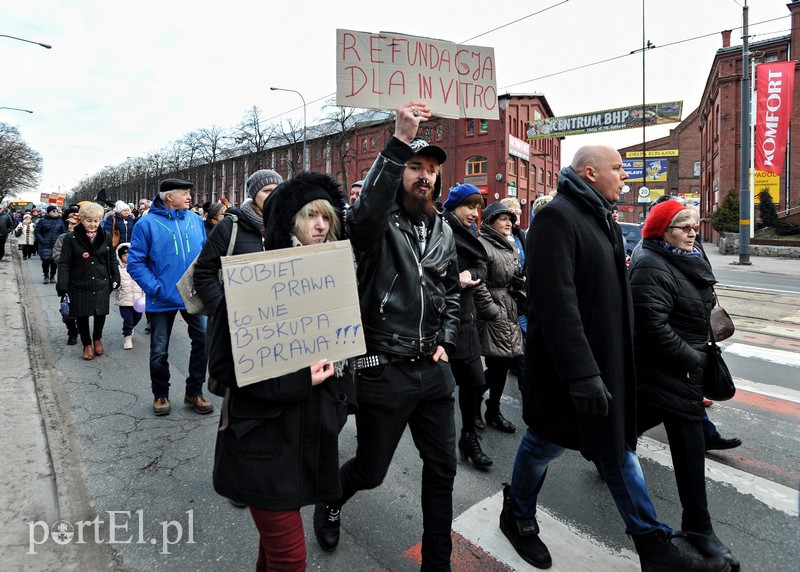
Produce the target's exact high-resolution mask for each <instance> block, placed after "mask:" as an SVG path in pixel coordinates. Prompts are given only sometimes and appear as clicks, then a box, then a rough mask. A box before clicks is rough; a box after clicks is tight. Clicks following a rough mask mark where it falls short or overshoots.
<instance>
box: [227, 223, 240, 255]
mask: <svg viewBox="0 0 800 572" xmlns="http://www.w3.org/2000/svg"><path fill="white" fill-rule="evenodd" d="M228 216H230V217H231V218H232V219H233V225H231V240H230V242H228V252H227V254H226V255H225V256H230V255H231V254H233V247H234V246H236V234H237V233H238V232H239V217H237V216H236V215H235V214H232V215H228Z"/></svg>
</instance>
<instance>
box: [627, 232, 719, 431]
mask: <svg viewBox="0 0 800 572" xmlns="http://www.w3.org/2000/svg"><path fill="white" fill-rule="evenodd" d="M630 280H631V291H632V295H633V309H634V322H635V337H634V340H635V348H636V374H637V384H638V390H639V395H638V399H639V400H640V402H647V403H649V404H652V405H654V406H655V407H656V408H659V409H665V410H667V411H670V412H672V413H676V414H678V415H683V416H685V417H689V418H693V419H701V418H702V417H703V415H704V408H703V380H702V369H700V368H702V367H703V363H704V362H705V356H706V354H705V348H706V343H707V341H708V317H709V315H710V313H711V308H712V307H713V306H714V293H713V290H712V286H713V284H714V283H715V282H716V280H715V278H714V275H713V273H712V272H711V266H710V265H709V264H708V262H706V261H705V260H704V259H703V258H702V257H700V256H689V255H680V254H676V253H674V252H670V251H668V250H666V249H665V248H663V247H662V246H660V245H659V244H657V243H656V242H654V241H652V240H647V239H646V240H643V241H642V247H641V248H640V249H639V250H638V251H637V252H636V254H635V255H634V257H633V260H632V261H631V266H630Z"/></svg>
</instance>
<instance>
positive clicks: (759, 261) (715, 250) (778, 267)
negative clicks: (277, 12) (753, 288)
mask: <svg viewBox="0 0 800 572" xmlns="http://www.w3.org/2000/svg"><path fill="white" fill-rule="evenodd" d="M703 248H704V249H705V251H706V255H707V256H708V259H709V261H710V262H711V266H712V267H713V268H715V269H716V268H726V269H735V270H740V271H742V272H765V273H768V274H784V275H787V276H800V259H797V258H778V257H775V256H750V264H749V265H747V264H742V265H740V264H738V262H739V255H738V254H720V253H719V247H717V245H716V244H714V243H712V242H704V243H703Z"/></svg>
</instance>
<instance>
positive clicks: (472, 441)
mask: <svg viewBox="0 0 800 572" xmlns="http://www.w3.org/2000/svg"><path fill="white" fill-rule="evenodd" d="M458 450H459V451H460V452H461V460H462V461H465V462H466V460H467V459H469V460H470V461H472V464H473V465H475V468H476V469H488V468H489V467H491V466H492V459H490V458H489V456H488V455H487V454H486V453H484V452H483V450H482V449H481V443H480V437H478V435H477V433H470V432H468V431H465V430H464V429H462V430H461V439H459V440H458Z"/></svg>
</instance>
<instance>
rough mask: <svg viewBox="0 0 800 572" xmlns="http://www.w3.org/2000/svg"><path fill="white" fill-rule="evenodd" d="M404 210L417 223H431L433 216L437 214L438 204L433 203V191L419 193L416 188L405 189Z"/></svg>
mask: <svg viewBox="0 0 800 572" xmlns="http://www.w3.org/2000/svg"><path fill="white" fill-rule="evenodd" d="M403 210H405V211H406V213H408V216H409V217H411V220H412V221H414V223H415V224H419V223H422V222H424V223H426V224H429V223H430V221H431V219H432V218H433V216H434V215H435V214H436V205H435V204H434V203H433V191H431V192H428V193H425V194H424V195H423V194H421V193H419V191H417V190H416V189H415V190H413V191H410V192H409V191H406V190H404V191H403Z"/></svg>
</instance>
